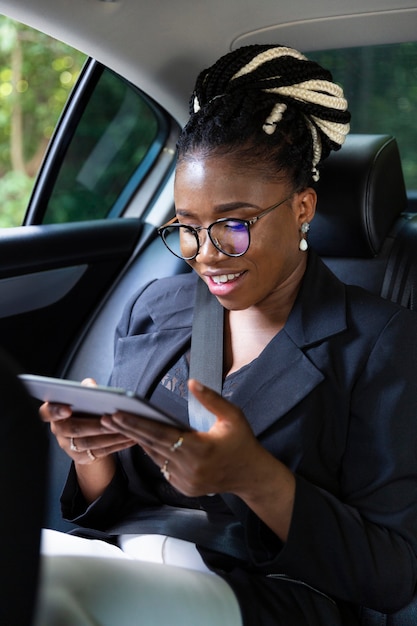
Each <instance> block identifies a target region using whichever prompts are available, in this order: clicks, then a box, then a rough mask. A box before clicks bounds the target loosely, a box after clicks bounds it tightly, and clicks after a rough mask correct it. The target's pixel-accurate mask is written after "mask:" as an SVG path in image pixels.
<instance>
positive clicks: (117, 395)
mask: <svg viewBox="0 0 417 626" xmlns="http://www.w3.org/2000/svg"><path fill="white" fill-rule="evenodd" d="M19 378H20V380H21V381H22V382H23V384H24V386H25V387H26V389H27V391H28V393H29V395H31V396H33V397H34V398H36V399H37V400H41V401H42V402H54V403H57V404H68V405H70V406H71V408H72V410H73V412H74V413H83V414H88V415H89V416H97V417H100V416H101V415H104V414H110V415H111V414H112V413H115V412H116V411H126V412H127V413H133V414H134V415H138V416H140V417H144V418H147V419H151V420H156V421H158V422H163V423H165V424H170V425H171V426H177V427H178V426H179V427H180V428H181V430H184V424H181V423H180V422H179V421H178V420H177V419H176V418H175V417H173V416H171V415H168V413H165V412H164V411H162V410H161V409H158V408H157V407H155V406H154V405H153V404H151V403H150V402H149V401H148V400H146V399H145V398H141V397H139V396H136V395H135V394H134V393H133V392H130V391H125V390H124V389H118V388H114V387H102V386H98V387H86V386H85V385H81V383H79V382H76V381H73V380H64V379H61V378H50V377H48V376H36V375H34V374H20V375H19Z"/></svg>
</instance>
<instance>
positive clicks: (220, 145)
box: [178, 45, 350, 189]
mask: <svg viewBox="0 0 417 626" xmlns="http://www.w3.org/2000/svg"><path fill="white" fill-rule="evenodd" d="M276 50H278V52H279V54H278V56H277V58H271V59H269V58H268V59H267V60H265V61H264V62H263V63H260V64H259V65H258V66H257V67H254V68H253V69H252V71H250V72H248V73H244V74H242V75H240V76H238V77H236V78H234V77H235V75H236V74H237V73H238V72H240V71H241V70H242V68H245V67H246V66H247V64H248V63H250V62H252V61H253V59H254V58H255V59H256V58H257V57H258V55H259V54H260V53H267V51H276ZM294 52H296V51H294ZM283 53H284V56H279V55H282V54H283ZM267 54H269V53H267ZM296 55H299V53H296ZM305 81H327V82H328V83H331V82H332V76H331V73H330V72H328V71H327V70H325V69H323V68H322V67H321V66H320V65H318V64H317V63H315V62H313V61H309V60H306V59H305V58H298V57H297V58H294V57H293V56H291V55H290V54H287V52H286V49H285V48H283V47H280V46H268V45H253V46H246V47H243V48H240V49H238V50H235V51H233V52H231V53H229V54H227V55H225V56H223V57H221V58H220V59H219V60H218V61H217V62H216V63H215V64H214V65H213V66H212V67H211V68H208V69H206V70H203V71H202V72H201V73H200V75H199V76H198V78H197V81H196V84H195V90H194V93H193V96H192V98H191V101H190V115H191V117H190V120H189V122H188V124H187V125H186V126H185V128H184V130H183V132H182V134H181V137H180V139H179V142H178V159H179V161H181V160H182V159H186V158H187V156H188V155H190V154H193V153H196V152H197V153H199V154H204V155H207V156H208V155H212V154H214V153H216V154H234V155H235V156H236V157H237V159H239V162H241V163H244V164H245V165H246V166H247V167H256V168H257V169H260V168H262V169H263V171H264V174H265V176H268V177H269V178H270V177H271V176H275V177H280V176H281V175H282V174H286V175H290V177H291V178H292V181H293V184H294V187H295V188H296V189H299V188H303V187H306V186H308V185H310V184H311V183H312V163H313V161H314V142H313V135H312V131H311V127H310V126H309V123H310V125H314V127H315V128H316V130H317V134H318V136H319V145H320V148H321V155H320V161H322V160H323V159H324V158H326V157H327V156H328V154H329V153H330V151H331V150H337V149H339V148H340V145H341V143H342V142H343V141H341V142H339V141H337V140H335V136H336V137H338V129H339V125H340V126H343V125H344V126H346V128H348V123H349V120H350V114H349V113H348V111H347V110H346V107H345V108H344V109H343V110H341V109H340V106H339V104H338V105H337V107H336V108H333V107H332V106H328V102H327V100H326V99H324V100H323V102H321V101H320V102H317V101H316V100H317V99H318V100H320V98H321V95H322V93H323V92H322V89H321V84H322V83H321V82H320V83H317V87H316V89H312V93H314V98H313V101H309V99H308V98H307V100H305V101H304V100H303V99H302V98H299V97H298V93H297V94H296V95H295V96H294V95H289V94H287V93H283V94H282V93H279V94H277V93H269V92H266V91H264V90H265V89H272V88H273V89H279V88H292V86H298V85H299V83H304V82H305ZM325 93H326V92H325ZM277 103H282V104H285V105H286V106H287V109H286V110H285V112H284V113H283V115H282V119H280V121H279V123H278V122H274V125H275V126H274V129H273V130H272V132H271V134H267V131H265V121H266V120H267V118H268V116H270V115H271V111H272V110H273V108H274V107H275V105H277ZM196 106H197V108H198V107H200V108H199V110H197V111H195V107H196ZM338 107H339V108H338ZM315 118H317V119H315ZM307 120H309V121H307ZM320 120H321V121H322V122H323V123H324V124H326V123H327V122H331V123H332V124H336V127H335V128H336V131H335V133H336V135H335V133H333V135H332V133H330V135H331V136H328V134H327V133H326V132H323V130H322V128H321V122H320ZM269 125H270V126H272V124H269ZM316 148H317V146H316ZM313 170H314V168H313Z"/></svg>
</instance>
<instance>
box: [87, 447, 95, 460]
mask: <svg viewBox="0 0 417 626" xmlns="http://www.w3.org/2000/svg"><path fill="white" fill-rule="evenodd" d="M86 452H87V456H88V458H89V459H90V461H95V460H96V458H97V457H96V455H95V454H94V452H91V450H90V448H89V449H88V450H86Z"/></svg>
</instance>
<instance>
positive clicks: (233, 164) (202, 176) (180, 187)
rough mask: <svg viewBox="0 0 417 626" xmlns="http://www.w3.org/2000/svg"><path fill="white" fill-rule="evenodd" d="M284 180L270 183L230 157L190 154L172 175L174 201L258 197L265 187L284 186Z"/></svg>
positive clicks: (254, 170) (251, 168)
mask: <svg viewBox="0 0 417 626" xmlns="http://www.w3.org/2000/svg"><path fill="white" fill-rule="evenodd" d="M284 184H285V183H284V181H277V180H273V179H272V178H271V177H270V176H267V175H266V174H265V172H264V171H262V169H261V168H259V167H256V166H253V167H249V166H248V165H247V164H242V163H241V162H239V160H238V157H236V156H232V155H213V156H209V157H208V156H201V155H193V156H191V157H187V158H186V159H182V160H181V162H180V163H179V164H178V165H177V169H176V175H175V188H174V190H175V196H176V201H177V200H178V199H182V198H185V197H189V196H192V195H201V194H204V195H207V194H209V195H210V196H214V195H216V196H219V197H221V196H226V197H229V196H230V197H231V198H233V199H236V197H240V196H244V197H246V196H247V195H248V194H249V196H252V195H253V194H255V195H258V194H259V193H260V191H261V190H262V193H264V192H266V191H267V188H268V187H271V186H272V187H274V188H275V189H277V187H284Z"/></svg>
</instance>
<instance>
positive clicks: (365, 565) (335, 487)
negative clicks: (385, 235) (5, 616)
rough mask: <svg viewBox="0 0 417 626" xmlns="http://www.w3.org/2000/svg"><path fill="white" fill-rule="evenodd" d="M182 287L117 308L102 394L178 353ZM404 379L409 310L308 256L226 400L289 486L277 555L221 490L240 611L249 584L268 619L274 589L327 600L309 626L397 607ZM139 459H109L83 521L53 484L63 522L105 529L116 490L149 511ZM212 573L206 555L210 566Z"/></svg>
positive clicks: (415, 341)
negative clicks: (290, 502) (100, 489)
mask: <svg viewBox="0 0 417 626" xmlns="http://www.w3.org/2000/svg"><path fill="white" fill-rule="evenodd" d="M196 280H197V278H196V276H195V275H194V274H185V275H182V276H178V277H174V278H169V279H162V280H158V281H156V282H153V283H151V284H150V285H148V286H146V287H145V288H144V289H142V290H141V292H140V293H139V294H138V295H137V296H135V298H133V299H132V300H131V301H130V303H129V304H128V305H127V307H126V309H125V312H124V315H123V317H122V319H121V321H120V324H119V327H118V329H117V334H116V345H115V364H114V371H113V375H112V379H111V384H112V385H115V386H122V387H125V388H128V389H131V390H135V391H137V392H139V393H140V394H144V395H150V394H151V392H152V390H153V388H154V387H155V385H157V383H158V381H159V380H160V379H161V376H162V375H163V373H164V372H165V371H166V370H167V368H168V367H169V366H170V365H171V364H172V363H173V362H175V360H176V358H177V357H178V356H179V355H180V354H182V353H183V352H184V351H185V350H186V349H187V347H188V346H189V342H190V336H191V324H192V313H193V302H194V291H195V284H196ZM416 372H417V316H416V315H415V313H412V312H410V311H408V310H405V309H403V308H400V307H397V306H396V305H393V304H392V303H390V302H387V301H385V300H381V299H379V298H377V297H375V296H373V295H371V294H369V293H368V292H366V291H364V290H362V289H360V288H356V287H351V286H346V285H344V284H343V283H341V282H340V281H339V280H338V279H337V278H335V276H334V275H333V274H332V273H331V272H330V271H329V270H328V269H327V268H326V267H325V265H324V264H323V263H322V261H321V260H320V259H319V258H318V257H317V256H316V255H315V254H314V253H313V252H309V262H308V267H307V271H306V274H305V276H304V279H303V283H302V287H301V289H300V292H299V295H298V298H297V300H296V302H295V304H294V307H293V309H292V311H291V313H290V316H289V318H288V320H287V323H286V325H285V327H284V329H283V330H282V331H281V332H280V333H278V335H276V337H275V338H274V339H273V340H272V341H271V342H270V344H269V345H268V346H267V347H266V348H265V350H264V351H263V352H262V354H261V355H260V356H259V357H258V359H256V360H255V361H254V362H253V363H252V365H251V367H250V368H249V369H248V372H247V374H246V378H244V379H243V380H242V382H241V384H240V385H239V386H238V388H237V389H236V391H235V392H234V395H233V398H232V399H233V402H234V403H235V404H237V405H239V406H240V407H241V409H242V410H243V412H244V413H245V415H246V417H247V419H248V421H249V422H250V424H251V426H252V428H253V431H254V433H255V435H256V436H257V437H258V438H259V440H260V441H261V443H262V445H263V446H264V447H265V448H266V449H268V450H269V451H270V452H271V453H272V454H273V455H274V456H276V457H277V458H279V459H280V460H282V461H283V462H284V463H285V464H286V465H287V466H288V467H290V468H291V469H292V470H293V471H294V473H295V475H296V481H297V488H296V499H295V507H294V514H293V519H292V524H291V529H290V535H289V538H288V541H287V542H286V544H285V545H282V544H281V542H280V541H278V540H277V538H276V537H275V536H273V534H272V533H271V532H270V531H269V530H268V529H267V528H266V527H265V526H264V525H263V523H262V522H261V521H260V520H259V519H258V518H257V517H256V515H254V514H253V513H252V512H251V511H250V510H249V509H248V507H246V505H245V504H244V503H243V502H242V501H240V499H239V498H237V497H236V496H234V495H232V494H222V498H223V500H224V502H225V503H226V504H227V506H228V507H230V509H231V511H232V512H233V514H234V516H235V517H236V518H237V519H238V520H239V521H240V522H241V524H242V527H243V529H244V538H245V542H246V547H247V550H248V554H249V563H247V564H246V566H245V568H244V573H243V574H242V572H241V571H240V572H239V574H236V572H234V573H230V572H229V573H228V574H227V576H226V574H225V577H227V578H228V580H229V582H230V583H231V584H232V586H234V588H235V590H236V592H237V594H238V596H239V597H240V598H241V599H242V603H243V604H244V605H246V606H247V605H248V602H247V597H248V596H247V595H246V596H245V594H249V597H253V596H254V589H255V586H254V585H255V583H254V580H255V581H257V582H259V580H262V581H263V582H262V585H261V587H260V588H256V597H257V598H258V599H259V598H261V597H262V594H263V592H264V591H265V589H266V588H267V589H268V591H267V593H268V594H269V595H268V599H267V602H268V603H269V604H270V605H271V606H272V605H275V606H273V610H278V608H279V606H278V605H279V603H280V599H279V591H278V588H282V584H283V583H282V581H283V580H292V581H298V583H299V582H300V581H302V585H303V588H302V590H301V586H300V584H299V586H300V593H305V589H306V587H307V585H309V586H312V587H314V588H315V589H318V590H319V591H320V592H323V594H326V596H330V597H331V598H333V599H334V600H335V601H336V604H337V606H338V607H339V609H340V607H341V606H343V610H342V613H343V617H342V621H340V622H339V621H337V620H336V618H335V616H332V617H328V616H327V617H323V615H321V617H320V618H319V621H318V622H317V623H322V624H323V623H329V624H330V623H332V624H333V623H334V624H337V623H344V624H348V623H349V624H351V623H352V624H353V623H357V622H356V621H355V618H353V617H352V614H351V613H350V609H349V608H348V607H350V606H351V605H366V606H370V607H372V608H375V609H376V610H379V611H382V612H388V611H393V610H396V609H398V608H400V607H401V606H403V605H405V604H407V603H408V602H409V601H410V599H411V597H412V594H413V591H414V589H415V585H416V581H417V557H416V554H417V462H416V461H417V442H416V434H417V427H416V418H417V393H416V378H415V376H416ZM139 454H140V451H139V449H138V448H133V449H131V450H128V451H125V452H123V453H122V454H121V455H120V465H121V470H120V472H119V476H118V478H117V481H115V484H116V483H117V485H118V487H117V489H116V487H115V485H113V486H111V487H110V488H109V490H108V493H107V494H105V495H104V496H103V498H101V499H100V502H97V503H95V504H93V505H92V506H91V507H90V508H89V510H88V511H87V512H85V511H81V512H79V514H77V515H74V512H72V514H71V512H70V506H69V502H70V495H71V489H69V487H68V486H67V496H66V497H64V510H65V506H66V510H67V514H68V515H69V517H72V519H73V521H74V520H75V521H78V522H79V523H81V524H82V525H84V526H88V525H90V526H93V527H100V528H103V529H104V528H108V527H109V526H111V525H113V524H114V523H115V522H117V521H118V520H117V513H116V512H117V511H120V504H121V498H122V496H121V495H120V485H121V484H122V481H123V480H124V481H125V484H128V485H129V487H128V492H129V497H130V498H131V497H132V493H134V494H135V496H136V498H137V501H136V505H135V504H133V505H132V501H131V500H130V502H131V506H132V507H133V509H134V508H135V506H137V507H138V508H139V507H140V506H144V505H145V506H146V505H149V504H152V506H156V504H155V503H157V500H155V499H152V494H151V493H147V492H146V488H145V486H144V483H143V481H141V479H140V477H138V475H137V473H138V472H137V463H136V461H135V458H137V455H139ZM122 476H123V478H122ZM148 491H149V490H148ZM126 493H127V492H126V491H125V496H126ZM71 497H72V496H71ZM65 502H67V505H65ZM137 532H140V530H138V531H137ZM201 552H202V554H203V557H205V556H206V557H207V555H206V554H205V552H204V550H203V549H202V550H201ZM208 560H209V559H208V557H207V561H208ZM212 564H213V562H212V561H211V565H212ZM221 565H222V563H221V558H219V562H218V563H214V568H217V569H221ZM259 577H261V578H259ZM249 579H250V584H246V583H247V581H248V580H249ZM277 583H279V584H278V585H277ZM274 585H275V586H274ZM250 589H252V591H250ZM271 590H272V591H271ZM245 597H246V600H245V599H244V598H245ZM286 598H287V599H288V594H286ZM271 603H272V604H271ZM255 604H256V602H255ZM262 605H265V601H264V600H262ZM248 610H249V609H248ZM257 610H258V613H257V615H259V607H258V609H257ZM309 610H310V609H309ZM268 615H269V614H268ZM271 615H273V612H271ZM292 615H293V614H292V613H291V616H292ZM254 616H255V612H254V613H253V615H252V617H250V618H248V622H247V623H250V619H254ZM256 619H258V617H257V618H256ZM286 619H288V622H286V623H288V624H291V623H294V624H296V623H297V619H298V618H294V621H291V618H288V616H287V617H286ZM320 620H322V621H321V622H320ZM323 620H324V621H323ZM326 620H334V621H326ZM350 620H353V621H350ZM253 623H254V624H255V623H260V624H264V623H265V624H266V623H269V622H268V618H267V617H265V619H264V621H259V622H258V621H255V622H253ZM271 623H273V618H272V617H271ZM299 623H303V622H302V621H301V620H300V621H299ZM309 623H310V622H309ZM311 623H314V622H311Z"/></svg>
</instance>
